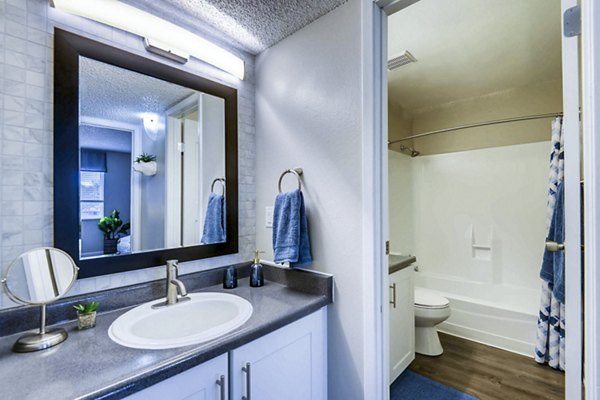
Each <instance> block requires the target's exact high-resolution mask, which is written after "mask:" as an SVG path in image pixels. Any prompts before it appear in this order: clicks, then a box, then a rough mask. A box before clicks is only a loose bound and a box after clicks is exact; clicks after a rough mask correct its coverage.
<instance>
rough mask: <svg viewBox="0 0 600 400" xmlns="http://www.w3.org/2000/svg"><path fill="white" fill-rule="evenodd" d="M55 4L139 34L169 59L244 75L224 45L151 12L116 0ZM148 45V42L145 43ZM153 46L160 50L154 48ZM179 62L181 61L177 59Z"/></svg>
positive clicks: (67, 0)
mask: <svg viewBox="0 0 600 400" xmlns="http://www.w3.org/2000/svg"><path fill="white" fill-rule="evenodd" d="M50 4H51V5H52V6H54V7H55V8H57V9H59V10H62V11H66V12H68V13H70V14H74V15H79V16H81V17H85V18H89V19H92V20H94V21H98V22H101V23H103V24H106V25H110V26H113V27H115V28H119V29H122V30H124V31H128V32H131V33H134V34H136V35H139V36H141V37H143V38H144V39H146V43H150V46H151V47H153V48H154V49H153V50H151V51H153V52H156V53H159V54H161V55H165V54H163V53H172V54H174V55H176V57H169V58H171V59H176V58H180V59H185V58H186V55H188V54H189V55H191V56H194V57H196V58H198V59H200V60H202V61H204V62H206V63H208V64H211V65H214V66H215V67H217V68H220V69H222V70H223V71H226V72H229V73H230V74H232V75H233V76H235V77H237V78H239V79H244V60H242V59H241V58H239V57H238V56H236V55H234V54H232V53H230V52H228V51H227V50H225V49H222V48H221V47H219V46H217V45H215V44H213V43H211V42H209V41H208V40H206V39H204V38H201V37H200V36H198V35H195V34H193V33H191V32H190V31H187V30H185V29H183V28H181V27H179V26H177V25H175V24H173V23H171V22H168V21H165V20H164V19H161V18H158V17H156V16H154V15H152V14H150V13H147V12H145V11H142V10H140V9H139V8H135V7H132V6H129V5H127V4H123V3H121V2H119V1H117V0H85V1H83V0H50ZM147 46H148V45H147ZM155 49H158V50H162V53H161V52H160V51H155ZM179 62H181V61H179Z"/></svg>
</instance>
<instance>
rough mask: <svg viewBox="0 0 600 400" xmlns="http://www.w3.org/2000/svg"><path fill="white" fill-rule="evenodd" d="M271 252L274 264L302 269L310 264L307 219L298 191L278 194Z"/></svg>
mask: <svg viewBox="0 0 600 400" xmlns="http://www.w3.org/2000/svg"><path fill="white" fill-rule="evenodd" d="M273 252H274V261H275V262H276V263H284V262H289V263H290V267H304V266H306V265H308V264H310V263H311V262H312V257H311V255H310V239H309V237H308V218H307V216H306V210H305V208H304V196H302V192H301V191H300V190H299V189H296V190H294V191H293V192H287V193H279V194H278V195H277V197H276V198H275V209H274V210H273Z"/></svg>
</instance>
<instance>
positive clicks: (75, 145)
mask: <svg viewBox="0 0 600 400" xmlns="http://www.w3.org/2000/svg"><path fill="white" fill-rule="evenodd" d="M79 56H84V57H87V58H91V59H94V60H97V61H101V62H104V63H107V64H112V65H115V66H117V67H121V68H125V69H128V70H131V71H135V72H139V73H141V74H144V75H148V76H152V77H154V78H158V79H161V80H163V81H168V82H172V83H175V84H178V85H181V86H185V87H188V88H191V89H195V90H198V91H200V92H203V93H207V94H210V95H213V96H217V97H221V98H223V99H224V100H225V178H226V180H227V201H226V218H227V221H226V232H227V241H226V242H224V243H218V244H209V245H197V246H189V247H178V248H170V249H162V250H151V251H145V252H140V253H134V254H126V255H118V256H104V257H97V258H89V259H81V257H80V254H79V224H80V216H79ZM237 130H238V127H237V90H236V89H234V88H231V87H228V86H225V85H222V84H220V83H217V82H213V81H211V80H209V79H206V78H202V77H199V76H196V75H193V74H191V73H189V72H185V71H183V70H180V69H177V68H174V67H171V66H168V65H166V64H162V63H160V62H157V61H154V60H151V59H148V58H145V57H142V56H139V55H136V54H132V53H128V52H126V51H124V50H120V49H117V48H115V47H111V46H109V45H106V44H103V43H99V42H96V41H94V40H91V39H88V38H85V37H82V36H79V35H75V34H73V33H70V32H67V31H64V30H61V29H58V28H56V29H55V30H54V246H55V247H57V248H59V249H62V250H64V251H66V252H67V253H68V254H69V255H70V256H71V257H73V259H74V260H75V262H76V263H77V265H78V266H79V268H80V271H79V278H88V277H92V276H98V275H105V274H112V273H116V272H123V271H131V270H135V269H141V268H147V267H153V266H157V265H162V264H164V263H165V262H166V260H168V259H178V260H179V261H189V260H195V259H201V258H208V257H215V256H220V255H225V254H232V253H237V251H238V161H237V156H238V148H237Z"/></svg>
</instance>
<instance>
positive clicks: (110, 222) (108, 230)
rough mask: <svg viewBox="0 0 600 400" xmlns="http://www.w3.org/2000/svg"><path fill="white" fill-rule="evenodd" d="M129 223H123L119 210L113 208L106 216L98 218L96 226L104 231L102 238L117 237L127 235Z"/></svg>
mask: <svg viewBox="0 0 600 400" xmlns="http://www.w3.org/2000/svg"><path fill="white" fill-rule="evenodd" d="M130 226H131V225H130V223H129V222H127V223H125V224H124V223H123V221H121V218H120V217H119V211H118V210H113V211H112V213H111V214H110V215H108V216H104V217H102V218H100V221H98V228H99V229H100V230H101V231H102V232H103V233H104V239H106V240H111V239H118V238H120V237H121V236H127V235H129V228H130Z"/></svg>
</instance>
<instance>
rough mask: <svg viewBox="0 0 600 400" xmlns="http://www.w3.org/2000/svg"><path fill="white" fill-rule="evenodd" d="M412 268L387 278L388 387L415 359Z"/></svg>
mask: <svg viewBox="0 0 600 400" xmlns="http://www.w3.org/2000/svg"><path fill="white" fill-rule="evenodd" d="M413 273H414V272H413V268H412V267H407V268H404V269H403V270H400V271H398V272H394V273H393V274H392V275H390V279H389V283H390V306H389V307H390V384H391V383H392V382H394V380H396V378H397V377H398V376H399V375H400V374H401V373H402V372H403V371H404V370H405V369H406V367H408V365H409V364H410V363H411V362H412V361H413V360H414V359H415V304H414V303H415V301H414V297H415V295H414V275H413Z"/></svg>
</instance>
